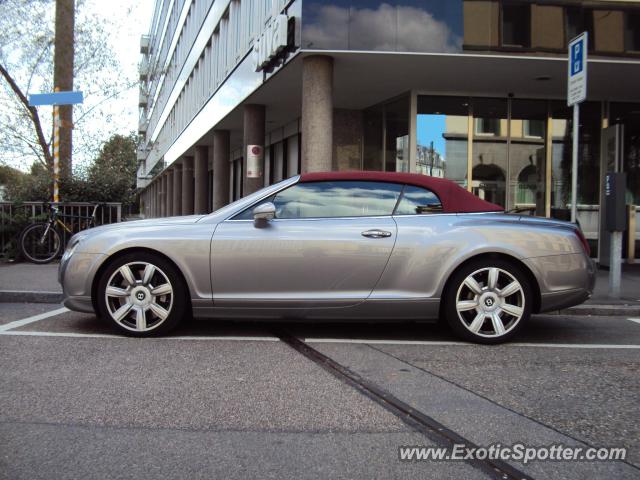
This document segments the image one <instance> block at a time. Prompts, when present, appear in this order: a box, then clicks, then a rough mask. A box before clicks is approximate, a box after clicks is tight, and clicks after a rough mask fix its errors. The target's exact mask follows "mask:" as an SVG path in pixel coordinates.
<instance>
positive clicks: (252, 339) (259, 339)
mask: <svg viewBox="0 0 640 480" xmlns="http://www.w3.org/2000/svg"><path fill="white" fill-rule="evenodd" d="M0 335H13V336H20V337H68V338H120V339H123V340H126V339H133V338H135V337H126V336H124V335H116V334H109V333H75V332H37V331H15V330H14V331H0ZM149 340H227V341H231V342H238V341H247V342H279V341H280V339H279V338H277V337H238V336H235V337H233V336H229V337H224V336H205V335H203V336H181V337H156V338H145V339H144V341H149Z"/></svg>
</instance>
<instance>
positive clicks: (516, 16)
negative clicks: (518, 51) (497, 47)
mask: <svg viewBox="0 0 640 480" xmlns="http://www.w3.org/2000/svg"><path fill="white" fill-rule="evenodd" d="M502 46H503V47H525V48H528V47H530V46H531V6H530V5H529V4H524V3H503V4H502Z"/></svg>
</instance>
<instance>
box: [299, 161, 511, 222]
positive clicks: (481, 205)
mask: <svg viewBox="0 0 640 480" xmlns="http://www.w3.org/2000/svg"><path fill="white" fill-rule="evenodd" d="M327 180H365V181H367V180H368V181H370V182H391V183H403V184H406V185H415V186H417V187H423V188H427V189H429V190H431V191H432V192H433V193H435V194H436V195H437V196H438V198H439V199H440V202H441V203H442V211H443V212H444V213H471V212H502V211H504V208H502V207H501V206H500V205H496V204H494V203H491V202H487V201H485V200H482V199H481V198H478V197H476V196H475V195H474V194H473V193H471V192H468V191H467V190H465V189H464V188H462V187H461V186H459V185H458V184H457V183H455V182H453V181H451V180H447V179H446V178H437V177H429V176H427V175H420V174H418V173H397V172H363V171H349V172H317V173H304V174H302V175H301V176H300V182H319V181H327Z"/></svg>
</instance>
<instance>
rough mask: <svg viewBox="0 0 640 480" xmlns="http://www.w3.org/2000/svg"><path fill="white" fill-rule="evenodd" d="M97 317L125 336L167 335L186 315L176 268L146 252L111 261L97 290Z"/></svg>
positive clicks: (182, 283) (183, 291) (180, 278)
mask: <svg viewBox="0 0 640 480" xmlns="http://www.w3.org/2000/svg"><path fill="white" fill-rule="evenodd" d="M96 295H97V298H96V301H97V304H98V313H99V315H100V316H101V317H102V318H103V319H106V320H107V321H109V322H110V323H111V324H112V325H114V326H115V327H116V328H117V329H118V330H120V331H121V332H122V333H125V334H127V335H131V336H136V337H149V336H154V335H162V334H165V333H168V332H169V331H170V330H172V329H173V328H175V327H176V326H177V325H178V323H179V322H180V320H182V318H183V317H184V316H185V314H187V310H188V309H187V289H186V286H185V285H184V281H183V280H182V277H181V275H180V274H179V272H178V270H177V269H176V267H175V266H174V265H173V264H172V263H170V262H169V261H167V260H165V259H164V258H162V257H160V256H159V255H154V254H152V253H147V252H140V253H137V252H133V253H130V254H127V255H124V256H122V257H120V258H118V259H116V260H115V261H113V262H112V263H111V264H110V265H109V266H108V267H107V269H106V270H105V271H104V272H103V273H102V276H101V277H100V279H99V281H98V288H97V290H96Z"/></svg>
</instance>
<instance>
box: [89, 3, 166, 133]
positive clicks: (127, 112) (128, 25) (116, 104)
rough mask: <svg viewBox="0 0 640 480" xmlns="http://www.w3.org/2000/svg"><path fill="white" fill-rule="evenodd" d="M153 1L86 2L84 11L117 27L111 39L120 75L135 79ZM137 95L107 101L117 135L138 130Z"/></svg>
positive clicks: (122, 96) (128, 94)
mask: <svg viewBox="0 0 640 480" xmlns="http://www.w3.org/2000/svg"><path fill="white" fill-rule="evenodd" d="M153 3H154V2H153V0H87V1H86V3H85V6H84V7H83V8H85V9H87V10H89V11H91V12H92V13H93V14H94V15H96V16H98V17H102V18H104V19H105V20H107V21H108V22H113V23H114V24H115V25H116V26H117V27H116V29H115V31H114V33H113V35H112V37H111V43H112V47H113V49H114V51H115V53H116V54H117V56H118V57H119V59H120V62H121V64H122V70H123V73H124V74H125V75H127V76H129V75H131V74H133V75H137V71H138V63H139V62H140V58H141V57H140V36H141V35H143V34H146V33H148V30H149V24H150V23H151V15H152V13H153V11H152V10H153ZM138 92H139V88H138V87H134V88H132V89H130V90H129V91H128V92H126V93H125V94H123V95H121V96H119V97H117V98H114V99H113V100H111V101H109V107H110V110H111V112H112V114H113V120H112V121H113V122H115V123H116V125H112V127H114V126H115V127H116V128H117V129H118V130H119V133H123V134H128V133H129V132H131V131H132V130H136V131H137V128H138V117H139V110H138Z"/></svg>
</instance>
